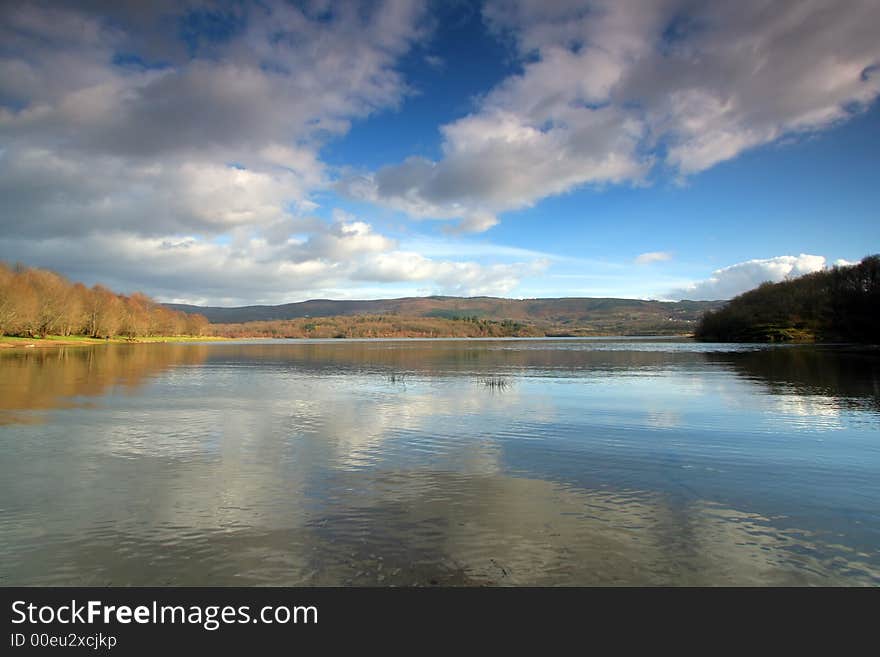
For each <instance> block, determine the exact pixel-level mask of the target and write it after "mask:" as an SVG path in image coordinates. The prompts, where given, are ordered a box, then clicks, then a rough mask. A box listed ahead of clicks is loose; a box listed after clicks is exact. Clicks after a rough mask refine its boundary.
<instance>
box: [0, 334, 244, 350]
mask: <svg viewBox="0 0 880 657" xmlns="http://www.w3.org/2000/svg"><path fill="white" fill-rule="evenodd" d="M226 339H228V338H223V337H219V336H201V337H195V336H184V335H179V336H178V335H164V336H163V335H156V336H151V337H145V338H126V337H115V338H106V339H105V338H90V337H87V336H85V335H47V336H46V337H43V338H21V337H17V336H12V335H2V336H0V349H9V348H13V347H20V348H28V349H30V348H38V347H61V346H65V345H66V346H77V345H83V346H85V345H95V344H140V343H150V342H204V341H206V340H210V341H220V340H226Z"/></svg>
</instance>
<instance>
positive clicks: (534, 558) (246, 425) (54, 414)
mask: <svg viewBox="0 0 880 657" xmlns="http://www.w3.org/2000/svg"><path fill="white" fill-rule="evenodd" d="M154 347H155V348H154ZM109 349H112V347H109ZM130 349H131V348H130ZM134 349H136V350H137V349H138V348H137V347H135V348H134ZM150 350H151V351H150ZM719 353H720V354H721V356H719ZM772 353H773V356H772V358H773V359H775V360H774V368H773V373H772V375H769V376H768V375H763V376H761V372H760V371H756V370H755V368H758V367H760V366H761V365H760V364H761V363H762V362H763V361H761V360H760V359H759V358H757V357H759V356H760V355H761V353H760V352H757V353H756V352H755V349H754V348H753V347H750V348H739V347H736V348H732V349H730V350H729V352H724V351H721V352H719V351H717V350H716V351H709V350H708V349H707V346H706V345H695V344H694V343H667V342H663V343H649V342H637V341H635V342H634V341H619V342H601V341H535V342H523V341H499V342H443V343H439V344H438V343H425V342H420V343H416V342H415V341H413V342H407V343H402V344H401V343H387V342H386V343H354V344H352V343H340V342H331V343H329V344H325V345H320V344H318V345H315V344H294V345H288V344H262V345H253V346H250V345H247V346H242V345H230V344H225V345H211V346H208V347H206V346H204V345H202V346H197V347H195V346H194V347H190V348H186V347H175V348H173V349H169V348H167V347H164V346H161V345H156V346H153V345H150V346H143V347H140V351H131V352H123V351H120V352H119V353H117V354H115V355H114V354H112V353H111V352H107V353H106V354H105V355H103V356H101V358H103V360H102V361H101V362H100V363H99V364H98V365H97V366H96V365H95V362H94V361H92V362H91V363H90V364H89V365H88V367H86V364H87V359H85V357H84V356H82V355H81V354H80V355H77V356H76V357H71V358H73V360H65V359H64V358H60V359H59V358H56V359H54V360H46V358H45V357H44V356H36V357H34V358H35V360H33V361H28V360H26V359H21V358H19V359H18V360H16V361H15V363H14V368H13V367H11V366H10V367H5V365H8V364H9V361H3V360H0V390H11V389H13V388H15V387H16V386H18V388H15V389H19V392H20V393H21V390H20V388H21V387H22V386H25V385H28V386H33V391H32V392H33V393H37V392H41V394H32V395H31V397H32V398H34V399H38V400H40V402H39V404H37V405H34V406H33V407H31V408H29V407H28V406H27V402H26V400H27V398H28V396H27V395H25V394H19V396H18V397H17V401H15V402H14V403H12V402H9V403H7V405H6V406H0V414H2V413H3V412H4V408H5V409H6V413H7V415H6V418H7V423H6V425H5V426H0V448H2V449H3V453H4V460H3V464H2V465H0V468H2V469H3V471H4V472H3V477H2V478H0V500H2V502H0V505H2V506H0V537H2V538H0V563H2V564H3V565H2V566H0V577H2V579H0V583H2V584H13V583H16V584H22V583H23V584H28V583H93V584H101V583H105V582H112V583H116V584H123V583H133V584H150V583H154V584H162V583H166V582H167V583H181V584H183V583H186V584H199V583H202V584H235V583H241V584H249V583H268V584H273V583H274V584H298V583H306V584H308V583H314V584H341V583H355V584H357V583H374V584H375V583H382V584H389V583H401V584H412V583H421V584H426V583H429V582H430V581H431V580H432V579H433V580H437V581H440V583H452V584H456V583H461V584H466V583H490V582H491V583H498V584H505V583H510V584H576V583H584V584H602V583H646V584H651V583H657V584H676V583H682V584H716V583H717V584H806V583H826V584H828V583H830V584H835V583H840V584H854V583H874V584H876V583H878V582H880V552H878V549H880V517H878V509H880V477H878V474H880V440H878V428H880V415H878V413H877V410H876V408H877V407H876V400H875V399H872V398H871V396H870V395H868V394H866V393H865V391H870V390H872V385H873V384H872V381H873V380H875V379H876V377H877V369H876V367H874V366H873V365H872V366H870V367H867V368H864V367H862V368H861V369H857V370H853V369H852V368H851V367H850V365H848V364H847V363H849V361H848V360H847V357H846V355H845V354H844V355H835V354H832V355H829V354H818V355H817V354H814V353H813V352H809V351H803V350H798V349H792V348H788V349H782V350H779V351H773V352H772ZM779 353H784V354H785V355H784V356H782V360H779V358H780V357H779ZM768 358H769V356H768ZM839 363H843V364H844V365H839ZM786 367H787V370H786ZM31 368H40V370H41V372H42V374H39V375H37V374H34V373H32V372H30V369H31ZM47 368H55V370H57V372H58V376H57V377H51V376H50V377H47V376H46V371H47ZM89 368H91V369H89ZM96 368H97V369H96ZM139 368H140V369H139ZM13 371H14V372H15V377H16V378H15V379H13V377H12V375H9V376H8V378H6V379H4V372H5V373H10V372H13ZM48 371H49V373H51V372H52V371H53V370H52V369H49V370H48ZM96 371H97V372H99V374H100V377H101V378H100V381H97V382H96V381H95V380H92V379H90V374H89V372H96ZM786 372H787V374H786ZM804 372H807V373H808V375H805V374H804ZM117 373H118V375H119V377H124V378H125V381H126V384H125V385H118V384H117V383H116V382H115V379H114V377H115V376H116V374H117ZM138 373H141V374H142V376H141V378H140V379H139V377H138ZM23 374H26V375H28V376H25V377H24V378H22V376H23ZM391 374H395V378H394V379H392V378H391ZM95 376H97V375H95ZM786 376H788V377H789V378H788V379H786V378H785V377H786ZM486 377H501V378H502V379H503V380H504V381H505V382H506V385H505V386H503V387H492V386H489V385H486V381H485V379H486ZM871 377H873V379H872V378H871ZM49 380H52V381H57V380H65V381H68V382H69V383H68V384H65V386H64V387H62V388H58V387H57V386H56V388H52V389H47V388H46V386H47V385H48V386H50V387H51V385H54V384H47V383H46V381H49ZM16 381H17V382H16ZM23 381H24V382H25V383H22V382H23ZM77 381H79V382H80V383H81V384H82V385H83V386H87V388H83V389H78V388H77V384H76V382H77ZM98 383H100V385H97V384H98ZM834 386H837V389H839V390H840V392H841V394H840V395H839V396H835V395H834V394H829V393H830V392H832V391H833V389H835V388H834ZM25 392H27V391H25ZM82 395H87V396H88V400H89V403H88V404H85V405H83V404H71V403H70V400H71V399H74V398H81V397H82ZM52 400H55V401H54V402H53V401H52ZM854 400H855V402H854ZM53 409H54V410H53ZM13 412H14V413H15V414H17V415H18V416H21V415H22V414H26V415H30V416H31V417H32V419H33V418H36V419H37V420H38V422H36V423H34V422H31V423H21V422H17V421H15V420H14V419H10V418H12V415H11V414H12V413H13Z"/></svg>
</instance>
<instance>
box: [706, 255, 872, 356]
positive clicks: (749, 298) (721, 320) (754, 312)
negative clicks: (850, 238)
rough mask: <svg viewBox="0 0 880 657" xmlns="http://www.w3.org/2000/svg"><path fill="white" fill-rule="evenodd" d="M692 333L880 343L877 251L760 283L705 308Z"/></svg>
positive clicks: (724, 338)
mask: <svg viewBox="0 0 880 657" xmlns="http://www.w3.org/2000/svg"><path fill="white" fill-rule="evenodd" d="M695 337H696V338H697V339H700V340H706V341H713V342H718V341H720V342H789V341H794V342H812V341H822V342H833V341H842V342H859V343H868V344H880V255H871V256H867V257H865V258H864V259H862V261H861V262H860V263H858V264H855V265H851V266H842V267H833V268H832V269H828V270H824V271H818V272H814V273H812V274H806V275H804V276H800V277H798V278H795V279H792V280H788V281H782V282H781V283H764V284H763V285H761V286H759V287H757V288H755V289H754V290H750V291H748V292H746V293H744V294H741V295H739V296H738V297H735V298H734V299H731V300H730V301H729V302H728V303H727V304H726V305H724V306H723V307H722V308H720V309H718V310H714V311H708V312H706V313H705V315H703V318H702V320H701V321H700V323H699V324H698V325H697V329H696V331H695Z"/></svg>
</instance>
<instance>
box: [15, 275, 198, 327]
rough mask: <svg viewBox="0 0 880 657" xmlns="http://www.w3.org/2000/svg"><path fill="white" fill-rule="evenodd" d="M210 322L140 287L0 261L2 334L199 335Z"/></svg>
mask: <svg viewBox="0 0 880 657" xmlns="http://www.w3.org/2000/svg"><path fill="white" fill-rule="evenodd" d="M207 327H208V320H207V319H206V318H205V317H204V316H202V315H187V314H186V313H183V312H180V311H175V310H171V309H169V308H166V307H165V306H162V305H161V304H158V303H156V302H155V301H154V300H153V299H151V298H150V297H148V296H147V295H145V294H142V293H140V292H135V293H134V294H132V295H130V296H126V295H124V294H117V293H116V292H113V291H112V290H110V289H108V288H106V287H104V286H103V285H95V286H94V287H92V288H87V287H86V286H85V285H83V284H82V283H71V282H70V281H69V280H68V279H67V278H65V277H64V276H62V275H60V274H57V273H55V272H53V271H49V270H47V269H39V268H36V267H25V266H23V265H14V266H9V265H7V264H6V263H3V262H0V335H12V336H22V337H28V338H42V337H45V336H47V335H60V336H65V337H67V336H71V335H84V336H89V337H94V338H111V337H116V336H124V337H128V338H141V337H152V336H176V335H187V336H199V335H204V334H205V332H206V330H207Z"/></svg>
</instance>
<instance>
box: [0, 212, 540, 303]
mask: <svg viewBox="0 0 880 657" xmlns="http://www.w3.org/2000/svg"><path fill="white" fill-rule="evenodd" d="M307 223H310V224H312V225H311V226H309V227H308V230H309V231H310V233H309V235H308V237H307V238H305V239H297V238H295V237H291V238H289V239H287V240H285V241H283V242H280V243H271V242H269V241H268V240H266V239H265V238H247V237H244V236H242V237H240V238H239V239H234V240H232V241H230V242H220V243H218V242H215V241H207V240H203V239H198V238H196V237H179V236H174V237H170V236H169V237H159V236H155V237H142V236H137V235H131V234H113V233H108V234H97V235H93V236H90V237H87V238H84V237H74V238H62V237H51V238H46V239H42V240H26V239H8V240H2V241H0V259H8V260H14V259H21V260H24V261H26V262H28V263H29V264H32V265H36V266H52V267H56V268H59V269H61V270H62V271H64V272H67V273H68V274H69V275H70V276H72V277H74V278H76V279H78V280H84V281H86V282H87V283H91V282H102V283H104V284H107V285H111V286H112V287H114V288H116V289H120V290H127V291H132V290H135V289H137V290H142V291H144V292H147V293H148V294H151V295H154V296H156V297H157V298H159V299H160V300H163V301H177V302H186V303H198V304H210V305H241V304H249V303H282V302H290V301H300V300H305V299H313V298H330V297H332V298H351V296H352V294H353V293H354V294H355V295H357V294H358V290H360V289H363V285H364V284H369V283H377V284H380V285H382V286H385V287H384V288H383V289H381V290H379V291H376V290H374V294H373V295H374V296H376V295H378V296H389V294H390V295H392V296H402V295H404V294H406V295H414V294H451V295H466V296H474V295H491V296H503V295H505V294H508V293H509V292H510V291H511V290H513V289H514V288H515V287H516V286H517V285H518V284H519V283H520V281H521V280H522V278H523V277H524V276H528V275H533V274H538V273H540V272H541V271H543V269H544V268H545V267H546V264H547V263H546V261H544V260H541V259H531V260H524V261H520V262H513V263H506V264H489V265H484V264H479V263H476V262H467V261H464V262H463V261H452V260H445V259H437V258H427V257H425V256H422V255H420V254H418V253H414V252H411V251H402V250H400V249H399V248H398V246H397V244H396V242H395V241H394V240H390V239H388V238H386V237H384V236H382V235H379V234H377V233H375V232H374V231H373V230H372V227H371V226H369V225H368V224H366V223H364V222H361V221H353V222H334V223H331V224H328V223H326V222H323V221H321V220H310V221H304V222H300V226H299V228H300V229H303V228H304V224H307ZM389 284H393V285H391V287H387V286H388V285H389Z"/></svg>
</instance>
